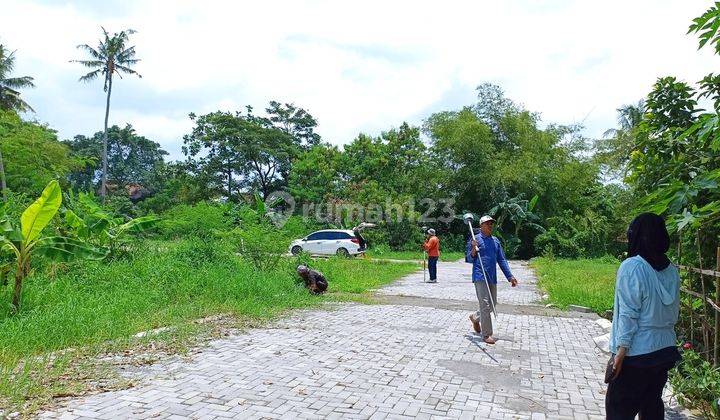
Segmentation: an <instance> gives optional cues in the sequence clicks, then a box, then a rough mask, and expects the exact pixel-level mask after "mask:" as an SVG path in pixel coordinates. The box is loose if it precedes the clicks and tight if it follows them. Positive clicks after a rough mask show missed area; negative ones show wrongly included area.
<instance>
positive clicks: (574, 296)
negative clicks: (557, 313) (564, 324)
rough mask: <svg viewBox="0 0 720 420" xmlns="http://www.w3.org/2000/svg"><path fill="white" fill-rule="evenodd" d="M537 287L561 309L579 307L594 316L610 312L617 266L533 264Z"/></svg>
mask: <svg viewBox="0 0 720 420" xmlns="http://www.w3.org/2000/svg"><path fill="white" fill-rule="evenodd" d="M532 266H533V267H534V268H535V270H536V272H537V274H538V277H539V285H540V287H541V288H543V289H544V290H545V291H547V293H548V294H549V295H550V301H551V302H552V303H554V304H555V305H557V306H558V307H560V308H563V309H565V308H567V306H568V305H580V306H586V307H589V308H591V309H592V310H593V311H595V312H597V313H601V312H604V311H606V310H609V309H612V306H613V298H614V293H615V274H616V272H617V269H618V267H619V266H620V263H619V262H618V261H617V260H616V259H614V258H595V259H579V260H569V259H554V258H535V259H533V260H532Z"/></svg>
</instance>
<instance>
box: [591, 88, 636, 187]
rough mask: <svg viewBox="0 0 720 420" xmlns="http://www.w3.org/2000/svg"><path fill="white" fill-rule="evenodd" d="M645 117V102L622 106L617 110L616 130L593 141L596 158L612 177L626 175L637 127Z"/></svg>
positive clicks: (606, 132)
mask: <svg viewBox="0 0 720 420" xmlns="http://www.w3.org/2000/svg"><path fill="white" fill-rule="evenodd" d="M643 115H645V101H643V100H641V101H639V102H638V103H637V104H630V105H623V106H621V107H620V108H618V109H617V123H618V128H611V129H609V130H606V131H605V133H603V137H602V138H601V139H598V140H596V141H595V149H596V154H595V156H596V158H597V159H598V161H599V162H600V163H602V164H605V165H607V166H608V169H610V173H611V175H612V176H619V177H620V178H623V177H625V175H627V170H628V168H627V163H628V160H629V159H630V152H632V150H633V147H634V146H635V138H636V136H637V133H638V127H639V126H640V123H641V122H642V119H643Z"/></svg>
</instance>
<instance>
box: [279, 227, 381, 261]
mask: <svg viewBox="0 0 720 420" xmlns="http://www.w3.org/2000/svg"><path fill="white" fill-rule="evenodd" d="M370 226H374V225H371V224H369V223H364V224H363V225H361V226H358V227H356V228H355V229H353V230H341V229H326V230H318V231H317V232H313V233H311V234H310V235H308V236H306V237H305V238H303V239H297V240H294V241H293V242H292V243H291V244H290V253H291V254H293V255H298V254H299V253H301V252H307V253H308V254H311V255H342V256H348V255H358V254H362V253H363V252H365V239H364V238H363V237H362V236H361V235H360V230H362V229H363V228H365V227H370Z"/></svg>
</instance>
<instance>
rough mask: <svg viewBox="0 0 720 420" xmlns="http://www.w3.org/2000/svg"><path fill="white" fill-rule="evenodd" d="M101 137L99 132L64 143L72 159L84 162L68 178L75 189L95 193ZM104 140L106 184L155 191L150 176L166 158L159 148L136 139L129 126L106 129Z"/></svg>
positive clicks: (153, 143)
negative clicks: (72, 155)
mask: <svg viewBox="0 0 720 420" xmlns="http://www.w3.org/2000/svg"><path fill="white" fill-rule="evenodd" d="M104 135H105V133H104V132H102V131H99V132H97V133H95V135H93V136H92V137H86V136H82V135H79V136H75V138H74V139H73V140H69V141H66V142H65V143H66V144H68V145H69V146H70V149H71V150H72V151H73V154H74V155H75V156H77V157H79V158H82V159H83V160H84V161H85V162H87V165H85V166H84V167H83V168H81V169H80V170H78V171H74V172H73V173H72V174H70V180H71V183H72V184H73V186H75V187H76V188H79V189H84V190H94V188H93V185H94V183H95V181H96V180H97V179H98V177H99V175H100V173H99V168H98V165H97V163H98V162H99V161H100V160H101V159H102V146H103V137H104ZM107 138H108V151H107V154H108V158H107V160H108V167H107V171H108V180H109V182H110V183H112V184H114V185H116V186H117V187H125V186H126V185H127V184H130V183H137V184H140V185H142V186H144V187H146V188H149V189H151V190H152V189H154V187H155V185H152V183H153V180H154V175H153V172H154V171H155V169H156V166H157V165H161V164H163V162H164V156H166V155H167V154H168V153H167V152H166V151H165V150H163V149H162V147H161V146H160V144H158V143H156V142H154V141H152V140H149V139H148V138H146V137H144V136H141V135H138V134H137V132H136V131H135V129H134V128H133V127H132V125H130V124H127V125H126V126H125V127H123V128H120V127H118V126H117V125H114V126H112V127H110V128H108V132H107Z"/></svg>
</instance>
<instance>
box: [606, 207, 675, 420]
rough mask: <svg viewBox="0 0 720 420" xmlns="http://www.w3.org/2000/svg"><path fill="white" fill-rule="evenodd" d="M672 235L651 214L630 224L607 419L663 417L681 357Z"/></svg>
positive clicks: (615, 323) (619, 290) (619, 293)
mask: <svg viewBox="0 0 720 420" xmlns="http://www.w3.org/2000/svg"><path fill="white" fill-rule="evenodd" d="M669 248H670V237H669V235H668V232H667V229H666V228H665V222H664V220H663V219H662V218H661V217H660V216H658V215H656V214H652V213H644V214H641V215H640V216H638V217H636V218H635V219H634V220H633V221H632V223H631V224H630V227H629V228H628V258H627V259H626V260H625V261H623V263H622V264H621V265H620V269H619V270H618V273H617V280H616V282H615V305H614V310H613V325H612V331H611V333H610V351H611V352H612V353H613V356H614V359H613V363H612V373H611V377H610V382H609V384H608V389H607V393H606V395H605V411H606V415H607V418H608V419H634V418H635V415H637V414H639V415H640V418H641V419H662V418H664V412H665V410H664V405H663V400H662V390H663V388H664V387H665V383H666V382H667V378H668V370H670V369H671V368H672V367H673V366H674V365H675V363H676V362H677V361H678V360H679V358H680V354H679V353H678V350H677V347H676V336H675V323H676V322H677V319H678V311H679V308H680V275H679V274H678V269H677V268H676V267H675V266H674V265H672V264H671V263H670V260H669V259H668V257H667V256H666V255H665V253H666V252H667V251H668V249H669Z"/></svg>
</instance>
